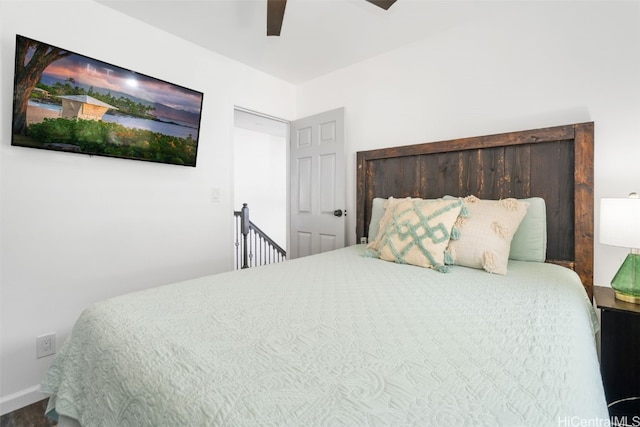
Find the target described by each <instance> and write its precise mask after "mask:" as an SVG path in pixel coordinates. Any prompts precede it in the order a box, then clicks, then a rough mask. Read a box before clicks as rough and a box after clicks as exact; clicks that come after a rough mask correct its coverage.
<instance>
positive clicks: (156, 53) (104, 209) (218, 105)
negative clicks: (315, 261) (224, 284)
mask: <svg viewBox="0 0 640 427" xmlns="http://www.w3.org/2000/svg"><path fill="white" fill-rule="evenodd" d="M0 8H1V13H0V46H1V52H0V61H1V62H0V99H1V104H0V136H1V140H0V141H1V143H0V166H1V167H0V169H1V172H0V179H1V188H0V195H1V199H0V203H1V205H0V206H1V208H0V215H1V216H0V221H1V227H0V232H1V247H0V249H1V265H0V268H1V275H0V280H1V282H0V301H1V302H0V303H1V317H0V324H1V326H0V327H1V329H0V340H1V344H0V361H1V362H0V363H1V365H0V376H1V379H0V393H1V396H0V405H1V411H2V413H6V412H8V411H11V410H13V409H15V408H17V407H20V406H23V405H25V404H28V403H32V402H33V401H35V400H39V399H41V398H42V396H41V395H39V394H38V393H37V388H38V385H39V384H40V381H41V379H42V376H43V374H44V372H45V370H46V369H47V367H48V365H49V364H50V362H51V357H48V358H43V359H36V357H35V338H36V336H38V335H42V334H44V333H48V332H53V331H55V332H57V335H58V346H59V345H60V344H61V342H62V340H63V339H64V337H65V336H67V335H68V333H69V332H70V329H71V327H72V325H73V322H74V321H75V320H76V319H77V317H78V315H79V314H80V312H81V310H82V309H83V308H85V307H86V306H87V305H88V304H91V303H92V302H94V301H97V300H100V299H103V298H106V297H110V296H113V295H117V294H122V293H125V292H129V291H135V290H138V289H143V288H147V287H151V286H156V285H160V284H165V283H170V282H174V281H178V280H183V279H188V278H192V277H196V276H201V275H205V274H210V273H215V272H220V271H225V270H228V269H230V268H231V264H232V261H231V259H232V247H233V246H232V224H233V223H232V219H233V208H234V207H233V206H232V200H231V198H232V188H231V180H232V174H233V171H232V164H231V162H230V159H231V156H232V144H231V140H232V133H233V107H234V105H242V106H244V107H246V108H250V109H253V110H256V111H261V112H264V113H266V114H270V115H273V116H277V117H283V118H287V119H292V118H294V117H293V116H294V107H295V87H294V86H292V85H290V84H288V83H285V82H282V81H280V80H277V79H275V78H272V77H270V76H267V75H266V74H263V73H261V72H258V71H256V70H254V69H251V68H248V67H246V66H243V65H241V64H239V63H237V62H234V61H231V60H229V59H227V58H225V57H222V56H219V55H215V54H212V53H211V52H208V51H205V50H203V49H201V48H199V47H197V46H195V45H192V44H189V43H187V42H185V41H184V40H181V39H178V38H176V37H174V36H172V35H170V34H168V33H165V32H163V31H160V30H158V29H155V28H153V27H149V26H147V25H145V24H143V23H141V22H138V21H136V20H134V19H131V18H128V17H126V16H123V15H121V14H119V13H118V12H115V11H113V10H112V9H110V8H107V7H105V6H103V5H101V4H98V3H95V2H93V1H90V0H68V1H53V0H48V1H39V2H36V1H27V0H20V1H18V0H12V1H9V0H3V1H2V3H1V6H0ZM16 34H21V35H24V36H27V37H31V38H34V39H36V40H40V41H44V42H46V43H50V44H53V45H56V46H60V47H63V48H67V49H70V50H72V51H75V52H77V53H82V54H85V55H87V56H91V57H93V58H97V59H100V60H103V61H105V62H108V63H112V64H115V65H118V66H121V67H124V68H129V69H132V70H135V71H137V72H140V73H143V74H147V75H150V76H153V77H156V78H159V79H162V80H166V81H169V82H172V83H176V84H180V85H183V86H186V87H189V88H191V89H195V90H198V91H201V92H204V104H203V111H202V112H203V117H202V125H201V133H200V146H199V150H198V164H197V167H196V168H189V167H180V166H174V165H163V164H154V163H147V162H140V161H131V160H121V159H111V158H101V157H88V156H82V155H77V154H69V153H58V152H50V151H41V150H33V149H27V148H19V147H12V146H11V145H10V143H11V121H10V120H11V111H12V110H11V108H12V106H11V105H12V92H13V61H14V49H15V36H16ZM214 188H217V189H219V191H220V201H219V202H212V201H211V193H212V189H214Z"/></svg>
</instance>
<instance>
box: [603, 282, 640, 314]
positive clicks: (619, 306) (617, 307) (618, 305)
mask: <svg viewBox="0 0 640 427" xmlns="http://www.w3.org/2000/svg"><path fill="white" fill-rule="evenodd" d="M593 296H594V297H595V299H596V305H597V307H598V308H599V309H601V310H613V311H622V312H625V313H632V314H637V315H638V316H640V304H633V303H630V302H626V301H620V300H619V299H616V294H615V291H614V290H613V289H612V288H610V287H607V286H594V287H593Z"/></svg>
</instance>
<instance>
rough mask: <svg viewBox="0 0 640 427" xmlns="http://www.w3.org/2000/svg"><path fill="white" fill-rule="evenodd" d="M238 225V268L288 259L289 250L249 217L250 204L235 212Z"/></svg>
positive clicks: (236, 245)
mask: <svg viewBox="0 0 640 427" xmlns="http://www.w3.org/2000/svg"><path fill="white" fill-rule="evenodd" d="M233 214H234V216H235V227H236V241H235V247H236V253H235V258H236V270H239V269H242V268H249V267H257V266H259V265H266V264H272V263H276V262H282V261H284V260H286V257H287V252H286V251H285V250H284V249H282V247H280V245H278V244H277V243H276V242H274V241H273V239H272V238H271V237H269V236H268V235H267V234H266V233H265V232H264V231H262V230H261V229H260V228H259V227H258V226H257V225H255V224H254V223H253V222H252V221H251V220H250V219H249V206H248V205H247V204H246V203H243V204H242V209H241V210H239V211H234V212H233Z"/></svg>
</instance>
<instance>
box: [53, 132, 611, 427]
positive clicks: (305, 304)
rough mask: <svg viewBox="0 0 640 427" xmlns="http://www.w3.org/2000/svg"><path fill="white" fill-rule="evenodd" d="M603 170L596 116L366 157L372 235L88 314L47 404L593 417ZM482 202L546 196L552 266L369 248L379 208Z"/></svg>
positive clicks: (597, 408) (266, 414)
mask: <svg viewBox="0 0 640 427" xmlns="http://www.w3.org/2000/svg"><path fill="white" fill-rule="evenodd" d="M592 167H593V124H592V123H583V124H575V125H568V126H560V127H554V128H546V129H538V130H532V131H521V132H512V133H508V134H501V135H494V136H485V137H476V138H465V139H462V140H455V141H446V142H435V143H429V144H420V145H415V146H408V147H396V148H388V149H381V150H371V151H365V152H360V153H358V154H357V174H358V177H357V189H358V194H357V208H358V218H357V236H358V239H359V240H358V241H359V242H360V241H361V240H360V238H363V239H364V238H369V240H370V242H369V243H368V244H364V243H362V244H357V245H354V246H350V247H346V248H343V249H339V250H334V251H330V252H325V253H323V254H319V255H313V256H309V257H305V258H300V259H296V260H288V261H286V262H284V263H278V264H271V265H267V266H262V267H258V268H252V269H245V270H241V271H236V272H229V273H222V274H217V275H213V276H207V277H202V278H198V279H194V280H189V281H185V282H180V283H176V284H171V285H167V286H161V287H158V288H153V289H149V290H146V291H142V292H136V293H132V294H128V295H123V296H119V297H116V298H112V299H109V300H106V301H102V302H100V303H97V304H94V305H92V306H90V307H88V308H87V309H86V310H85V311H84V312H83V313H82V315H81V316H80V318H79V319H78V321H77V323H76V325H75V326H74V329H73V331H72V334H71V336H70V338H69V340H68V341H67V342H66V343H65V344H64V345H63V346H62V348H61V349H60V351H59V353H58V355H57V356H56V358H55V360H54V362H53V363H52V365H51V368H50V369H49V371H48V373H47V375H46V377H45V378H44V380H43V383H42V391H43V392H44V393H45V394H47V395H48V396H50V399H49V406H48V409H47V411H48V414H49V415H50V416H52V417H58V418H59V420H60V423H61V424H60V425H64V424H68V425H86V426H93V425H119V426H120V425H135V426H141V425H150V426H159V425H167V426H176V425H194V426H195V425H208V426H212V425H221V426H245V425H252V426H253V425H273V426H301V425H305V426H307V425H308V426H311V425H314V426H315V425H318V426H334V425H349V426H410V425H421V426H423V425H424V426H451V425H456V426H462V425H470V426H479V425H487V426H493V425H507V426H543V425H554V426H557V425H574V424H570V423H575V422H590V423H592V424H589V425H600V424H593V423H598V422H599V423H603V422H605V420H608V413H607V406H606V402H605V398H604V392H603V388H602V383H601V377H600V373H599V365H598V359H597V354H596V348H595V340H594V334H595V332H596V330H597V328H598V322H597V319H596V317H595V313H594V309H593V306H592V304H591V294H592V274H591V268H592V262H593V259H592V256H593V244H592V227H593V194H592V191H593V182H592V180H593V170H592ZM470 194H473V195H476V196H477V197H478V198H482V199H486V200H491V199H509V198H517V199H518V200H520V199H530V198H535V197H537V198H540V199H543V200H544V201H545V203H546V209H547V214H546V218H545V220H546V228H547V233H546V234H547V237H546V240H547V242H546V245H545V246H546V252H545V255H544V259H542V260H541V261H545V260H547V261H552V262H534V261H525V260H518V259H509V260H508V261H507V268H508V272H507V273H506V274H492V273H489V272H487V271H485V270H484V269H482V268H470V267H464V266H460V265H447V267H446V270H448V271H447V272H446V273H445V272H441V271H438V270H436V269H432V268H421V267H417V266H414V265H407V264H404V263H398V262H387V261H384V260H380V259H375V256H371V251H372V248H371V245H372V242H371V241H373V240H374V236H369V233H370V232H371V231H370V230H371V225H372V224H373V223H375V221H372V217H374V218H377V217H378V213H377V212H375V209H374V205H375V203H374V201H375V200H376V199H382V200H384V199H387V200H391V198H397V199H404V198H406V197H412V198H421V199H432V198H433V199H437V200H439V201H438V202H433V203H445V202H443V200H445V199H444V198H442V197H443V196H445V195H447V196H449V197H448V198H447V199H446V200H449V201H450V202H446V203H448V205H447V206H449V204H454V203H459V202H460V200H461V199H459V198H458V196H460V197H462V196H468V195H470ZM385 203H386V202H385ZM412 203H414V202H412ZM415 203H420V204H421V206H422V205H423V204H424V205H425V206H427V205H428V206H429V207H431V206H433V203H432V202H431V201H428V202H427V201H425V202H423V201H422V200H420V201H419V202H415ZM456 206H459V205H456ZM462 210H463V209H462V207H460V214H459V216H461V215H462ZM387 212H389V210H387ZM382 224H383V222H380V223H379V226H380V227H382ZM377 234H379V233H377ZM460 234H461V235H463V236H464V232H462V233H460ZM374 255H375V254H374ZM538 256H539V255H538ZM443 270H444V269H443ZM562 423H564V424H562ZM581 425H582V424H581Z"/></svg>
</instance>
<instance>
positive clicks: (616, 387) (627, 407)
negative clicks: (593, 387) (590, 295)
mask: <svg viewBox="0 0 640 427" xmlns="http://www.w3.org/2000/svg"><path fill="white" fill-rule="evenodd" d="M594 297H595V300H596V305H597V307H598V308H599V309H600V310H601V322H602V326H601V329H600V347H601V351H600V371H601V373H602V383H603V385H604V392H605V394H606V397H607V403H609V404H611V403H612V402H616V401H618V400H621V399H626V398H634V397H635V398H638V399H634V400H629V401H625V402H620V403H617V404H615V405H612V406H611V407H610V412H611V415H632V416H636V415H637V416H640V304H632V303H628V302H624V301H620V300H617V299H616V298H615V293H614V291H613V289H611V288H608V287H603V286H595V287H594Z"/></svg>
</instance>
